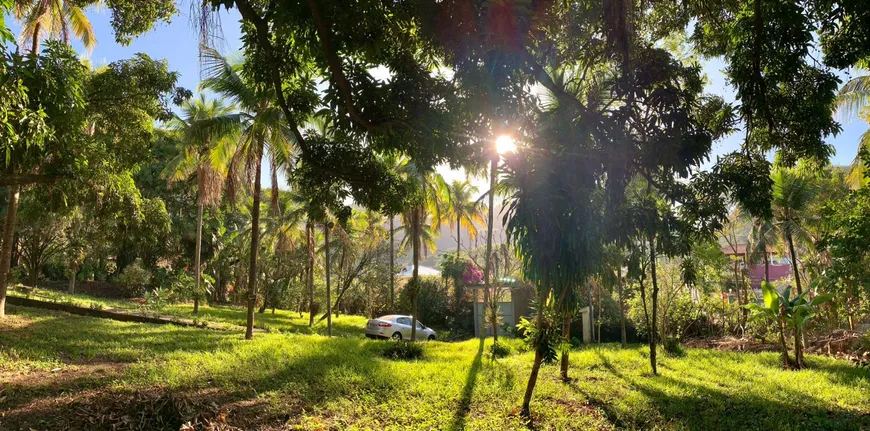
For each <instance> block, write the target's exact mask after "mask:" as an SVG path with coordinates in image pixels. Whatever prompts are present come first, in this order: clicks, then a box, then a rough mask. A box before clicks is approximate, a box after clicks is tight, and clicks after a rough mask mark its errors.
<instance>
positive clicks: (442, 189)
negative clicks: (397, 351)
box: [400, 161, 450, 341]
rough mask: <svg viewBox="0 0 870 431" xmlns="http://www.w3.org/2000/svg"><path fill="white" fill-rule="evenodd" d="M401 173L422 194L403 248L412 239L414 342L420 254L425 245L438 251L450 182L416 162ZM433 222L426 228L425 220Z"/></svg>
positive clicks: (406, 219)
mask: <svg viewBox="0 0 870 431" xmlns="http://www.w3.org/2000/svg"><path fill="white" fill-rule="evenodd" d="M400 173H401V174H402V175H404V176H406V178H408V179H409V180H411V181H413V182H414V183H415V184H416V185H417V187H419V188H418V191H419V192H420V199H419V201H418V203H417V205H414V206H413V207H411V208H410V210H409V211H407V212H406V213H405V214H404V215H403V218H404V223H403V225H404V226H409V227H410V229H409V230H407V232H408V233H409V234H410V235H408V234H406V235H405V238H404V239H403V240H402V246H403V248H404V247H407V245H408V239H409V237H410V241H411V256H412V257H411V262H412V263H413V268H414V269H413V273H412V274H413V275H412V276H411V283H410V286H411V288H412V289H413V290H412V292H413V294H412V295H411V298H412V299H411V315H412V316H414V320H415V322H412V323H413V324H412V325H411V341H416V339H417V325H416V319H417V296H418V295H417V294H418V293H419V289H420V254H421V253H422V252H423V244H424V243H426V246H427V250H429V251H432V252H434V251H435V250H437V246H436V244H435V238H437V237H438V235H439V234H440V230H439V228H440V226H441V222H442V221H443V220H444V218H443V217H444V214H445V213H446V211H445V210H446V208H447V206H448V205H449V202H450V198H449V196H448V194H447V193H448V192H447V189H448V187H447V183H446V182H445V181H444V178H443V177H442V176H441V175H440V174H438V173H437V172H435V171H433V170H424V169H423V168H422V167H421V166H419V165H418V164H417V163H414V162H413V161H411V162H408V163H406V164H405V165H404V166H403V167H402V170H401V171H400ZM426 220H429V222H430V223H429V224H428V225H426V224H425V221H426Z"/></svg>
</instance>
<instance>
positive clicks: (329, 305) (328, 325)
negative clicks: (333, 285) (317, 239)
mask: <svg viewBox="0 0 870 431" xmlns="http://www.w3.org/2000/svg"><path fill="white" fill-rule="evenodd" d="M329 225H330V223H329V222H327V223H325V224H324V225H323V238H324V242H325V243H326V244H325V245H324V254H326V270H324V272H325V273H326V335H327V336H330V337H331V336H332V292H331V291H330V286H329Z"/></svg>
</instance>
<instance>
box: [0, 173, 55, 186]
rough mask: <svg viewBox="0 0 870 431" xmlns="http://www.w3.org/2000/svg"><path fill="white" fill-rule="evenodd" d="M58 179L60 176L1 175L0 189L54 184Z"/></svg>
mask: <svg viewBox="0 0 870 431" xmlns="http://www.w3.org/2000/svg"><path fill="white" fill-rule="evenodd" d="M58 178H60V176H58V175H45V174H0V187H6V186H25V185H28V184H53V183H54V182H55V181H57V179H58Z"/></svg>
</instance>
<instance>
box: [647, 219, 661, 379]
mask: <svg viewBox="0 0 870 431" xmlns="http://www.w3.org/2000/svg"><path fill="white" fill-rule="evenodd" d="M649 259H650V271H651V272H652V274H651V275H652V285H653V288H652V317H651V319H652V323H651V324H650V328H649V363H650V366H651V367H652V373H653V375H654V376H655V375H658V369H657V368H656V342H657V340H656V331H657V326H656V315H657V314H658V305H659V304H658V303H659V284H658V280H657V278H658V277H657V275H656V240H655V236H653V235H650V238H649Z"/></svg>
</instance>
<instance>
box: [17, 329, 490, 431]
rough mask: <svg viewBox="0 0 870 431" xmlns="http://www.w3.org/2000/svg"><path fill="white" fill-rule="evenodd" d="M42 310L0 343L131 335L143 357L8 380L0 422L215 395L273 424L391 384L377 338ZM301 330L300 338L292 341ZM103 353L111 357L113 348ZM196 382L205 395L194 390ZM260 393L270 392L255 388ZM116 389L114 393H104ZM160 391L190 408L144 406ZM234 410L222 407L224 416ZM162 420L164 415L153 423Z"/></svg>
mask: <svg viewBox="0 0 870 431" xmlns="http://www.w3.org/2000/svg"><path fill="white" fill-rule="evenodd" d="M41 319H42V320H36V321H34V322H32V324H31V325H28V326H22V327H19V328H15V329H5V330H2V331H0V345H5V344H4V342H5V341H10V342H12V341H11V340H13V339H15V337H18V338H23V339H24V341H23V342H21V343H15V342H12V343H13V345H14V346H18V347H19V348H25V346H26V345H28V344H33V346H32V349H31V350H27V351H25V352H24V354H25V355H33V357H35V358H39V357H41V356H40V355H43V354H47V353H49V352H48V350H49V349H50V348H51V340H52V339H54V348H55V349H60V350H64V351H71V352H78V351H79V350H80V349H82V348H83V347H82V346H81V345H80V344H81V343H85V344H88V343H90V344H88V345H87V346H86V349H85V350H86V351H88V352H91V351H99V350H100V349H101V346H103V347H105V346H112V347H113V348H114V347H116V346H123V345H124V344H125V343H138V344H137V345H136V348H135V349H133V351H134V352H140V353H142V354H143V357H142V359H143V362H142V363H141V365H135V366H133V367H131V368H127V367H126V366H125V367H123V369H122V370H120V371H119V372H118V373H117V374H114V375H112V376H107V377H105V378H97V377H95V376H92V375H87V374H83V375H81V376H78V377H77V378H71V379H68V380H67V381H64V382H62V384H58V385H55V384H52V382H51V381H49V380H46V381H45V382H34V383H33V384H31V382H25V383H24V384H23V385H16V388H14V391H15V393H14V394H12V395H14V396H12V397H10V398H9V399H7V400H6V402H4V403H2V405H0V411H3V412H4V413H6V414H5V417H4V418H3V421H2V422H0V429H2V428H3V426H10V427H11V426H12V425H16V426H18V425H21V426H24V428H25V429H26V428H27V427H30V426H32V425H36V426H37V428H41V427H44V426H45V424H42V423H41V422H40V421H41V420H43V418H55V419H56V420H57V424H63V423H64V421H71V422H70V423H73V422H75V421H77V420H79V419H81V420H91V418H94V417H96V418H104V417H108V418H110V419H111V418H116V419H118V420H121V419H120V418H122V416H123V412H122V411H121V410H124V409H127V408H135V409H139V408H140V407H139V406H145V407H147V408H145V407H142V408H143V409H145V410H147V411H146V412H145V413H143V414H146V415H169V416H172V417H169V418H152V417H148V418H143V420H144V421H145V422H143V423H148V424H155V423H160V424H170V425H171V426H170V425H167V426H169V428H171V427H172V426H174V425H172V424H176V423H178V421H179V420H182V419H184V420H185V421H186V420H190V418H191V417H192V416H190V415H191V414H194V413H197V411H199V410H201V409H206V408H208V409H211V410H214V408H213V407H212V406H214V405H217V406H218V407H219V408H221V409H223V408H227V409H234V411H237V412H241V410H240V409H239V408H238V407H233V406H238V405H240V404H242V405H251V404H260V405H265V407H263V411H264V412H265V413H264V412H260V413H258V414H261V413H262V417H258V418H256V421H254V422H251V424H252V425H251V427H258V426H260V425H263V424H264V422H270V423H276V424H279V425H280V423H282V422H286V421H288V420H295V418H298V417H300V415H302V414H303V413H304V412H306V411H307V412H310V411H312V410H317V409H320V408H323V407H325V406H327V405H328V404H329V403H330V401H332V400H335V399H341V398H352V397H353V396H355V395H357V394H358V393H365V394H368V395H371V396H373V397H375V398H385V397H388V396H390V395H391V394H393V393H394V392H395V391H396V390H397V388H398V385H399V381H398V377H397V376H396V375H395V373H394V372H392V371H391V368H390V367H384V366H383V361H385V359H383V358H381V357H380V353H381V350H383V347H384V345H383V344H382V343H375V342H367V341H364V340H359V339H349V338H333V339H327V338H322V337H305V338H302V337H298V338H297V337H295V336H282V335H269V336H268V337H269V339H267V340H264V341H262V342H257V341H256V340H255V342H253V343H249V342H242V341H240V340H239V339H238V338H239V335H238V334H235V335H234V334H224V333H216V332H214V331H205V330H196V329H180V330H179V329H173V328H164V327H162V326H156V327H150V326H148V325H142V324H134V325H138V328H139V329H138V330H135V329H130V330H128V328H126V325H119V324H108V325H104V324H102V323H101V321H99V320H97V319H87V318H83V319H82V320H81V321H79V319H77V318H67V317H52V316H48V317H46V316H42V317H41ZM55 319H69V321H66V320H64V321H61V322H58V321H56V320H55ZM70 323H73V324H72V327H75V328H78V329H79V333H78V334H77V336H76V337H72V336H61V337H57V338H54V337H49V336H47V335H44V334H46V332H45V331H51V330H52V329H55V330H58V332H60V333H61V334H64V335H72V334H69V333H68V332H67V331H70V330H71V328H69V327H68V325H70ZM142 331H145V332H144V333H142ZM40 334H43V335H40ZM200 337H202V338H203V339H199V338H200ZM265 337H266V336H264V337H263V338H265ZM294 338H295V339H294ZM303 340H304V345H297V344H298V343H302V342H303ZM101 343H106V344H101ZM223 343H226V344H223ZM182 349H186V353H187V354H185V353H184V352H181V350H182ZM481 350H482V348H481ZM146 352H147V353H146ZM49 357H50V356H49ZM112 359H115V360H117V359H119V358H118V357H117V356H114V357H112ZM109 363H114V364H117V362H111V361H110V362H109ZM88 364H90V365H93V364H94V363H93V362H90V363H88ZM43 374H45V375H46V377H47V378H48V379H53V378H54V377H53V375H52V374H50V373H43ZM204 392H208V393H211V395H209V396H208V397H206V398H203V399H198V398H199V394H201V393H204ZM263 394H270V395H269V396H268V397H266V398H262V397H261V396H262V395H263ZM174 397H181V398H174ZM115 399H117V400H118V402H112V400H115ZM167 400H168V401H167ZM267 400H268V402H267ZM122 401H123V402H122ZM169 401H171V402H173V403H176V404H178V405H179V406H181V407H185V406H187V407H190V408H187V407H185V409H186V410H185V409H181V410H185V411H188V410H189V412H188V413H184V414H183V415H182V414H181V413H178V412H177V411H180V408H175V407H172V408H170V409H169V410H167V409H165V408H163V407H160V408H156V407H155V408H152V406H158V407H159V406H164V405H165V404H166V403H167V402H169ZM110 402H111V404H110V405H108V406H107V403H110ZM128 404H129V405H128ZM112 406H114V407H112ZM131 406H135V407H131ZM148 409H151V410H148ZM149 411H150V412H151V413H148V412H149ZM197 414H198V413H197ZM233 414H234V413H232V412H230V413H229V416H232V415H233ZM238 414H239V415H245V413H238ZM179 415H180V416H179ZM164 419H165V420H164ZM52 420H54V419H52ZM100 420H102V419H100ZM112 420H113V421H114V419H112ZM137 420H138V419H137ZM257 421H264V422H263V423H261V422H257ZM106 424H107V425H106V426H95V427H88V426H86V425H84V423H83V424H82V426H81V427H79V428H76V427H77V426H78V425H76V426H70V427H67V426H65V428H72V429H110V428H111V426H109V424H115V425H117V422H111V421H110V422H106ZM255 424H259V425H257V426H255ZM112 426H114V425H112ZM161 427H163V425H161V426H160V427H158V428H161ZM169 428H167V429H169ZM242 428H247V426H243V427H242ZM16 429H17V428H16ZM132 429H137V428H135V427H133V428H132ZM141 429H151V428H149V427H148V426H146V427H144V428H141ZM175 429H178V427H177V426H175Z"/></svg>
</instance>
